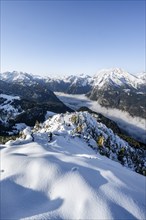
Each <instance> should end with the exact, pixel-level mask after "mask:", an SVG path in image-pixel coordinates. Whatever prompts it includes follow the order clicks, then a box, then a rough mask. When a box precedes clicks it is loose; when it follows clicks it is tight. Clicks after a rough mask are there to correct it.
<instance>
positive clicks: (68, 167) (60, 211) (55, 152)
mask: <svg viewBox="0 0 146 220" xmlns="http://www.w3.org/2000/svg"><path fill="white" fill-rule="evenodd" d="M80 116H81V117H80V120H81V119H82V120H85V119H86V121H87V122H88V121H89V120H90V122H91V124H90V125H89V126H90V127H91V126H94V125H95V124H96V123H95V120H94V119H93V118H91V117H90V116H89V115H88V114H87V113H83V114H82V115H80ZM74 120H75V117H74V115H73V114H65V115H63V114H62V115H55V116H53V118H52V119H49V120H47V121H46V122H45V123H44V124H42V125H39V126H36V127H35V128H34V130H33V131H31V130H30V128H26V129H25V130H24V131H23V136H22V138H19V139H18V140H16V141H9V142H8V143H6V145H1V146H0V147H1V159H2V163H1V182H0V185H1V186H0V187H1V197H0V199H1V219H33V220H34V219H35V220H41V219H90V220H91V219H100V220H101V219H102V220H104V219H105V220H107V219H110V220H112V219H115V220H116V219H122V220H124V219H127V220H130V219H140V220H142V219H146V213H145V205H146V204H145V196H146V194H145V193H146V192H145V177H144V176H142V175H139V174H137V173H135V172H132V171H131V170H129V169H127V168H125V167H123V166H122V165H121V164H119V163H117V162H114V161H112V160H110V159H108V158H106V157H104V156H101V155H100V154H99V153H98V152H97V153H96V151H95V150H93V149H92V148H90V147H89V146H88V144H89V143H88V142H87V141H86V137H84V138H85V139H84V138H82V137H81V136H78V135H77V133H72V132H73V130H74V129H75V128H76V124H75V121H74ZM73 121H74V122H73ZM86 121H85V122H86ZM98 126H99V127H98V131H102V132H105V131H106V127H104V126H103V125H102V124H99V125H98ZM50 131H51V132H52V133H53V136H52V140H51V141H49V138H48V133H49V132H50ZM32 132H33V133H32ZM84 133H85V135H86V129H85V127H84ZM33 139H34V141H33ZM48 141H49V142H48ZM121 141H122V140H121ZM119 143H120V140H119ZM90 144H94V145H95V143H93V140H92V143H90Z"/></svg>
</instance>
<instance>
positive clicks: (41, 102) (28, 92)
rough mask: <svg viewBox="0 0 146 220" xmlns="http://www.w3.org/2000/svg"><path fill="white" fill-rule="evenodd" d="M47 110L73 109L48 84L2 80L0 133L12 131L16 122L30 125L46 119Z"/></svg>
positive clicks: (0, 82)
mask: <svg viewBox="0 0 146 220" xmlns="http://www.w3.org/2000/svg"><path fill="white" fill-rule="evenodd" d="M47 111H53V112H56V113H61V112H62V113H64V112H66V111H69V112H70V111H73V110H72V109H70V108H69V107H67V106H66V105H65V104H63V102H61V101H60V100H59V99H58V98H57V97H56V95H55V94H54V93H53V92H52V91H51V90H49V89H48V87H47V86H46V85H41V84H39V83H37V84H32V85H31V86H30V85H25V84H18V83H16V82H13V83H10V82H9V83H8V82H5V81H2V80H0V114H1V118H0V128H1V129H0V134H1V133H5V132H7V131H8V130H9V131H10V130H11V129H12V127H13V126H14V125H15V124H16V123H25V124H27V125H29V126H32V125H34V124H35V122H36V120H38V121H44V119H45V115H46V113H47Z"/></svg>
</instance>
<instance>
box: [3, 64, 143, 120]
mask: <svg viewBox="0 0 146 220" xmlns="http://www.w3.org/2000/svg"><path fill="white" fill-rule="evenodd" d="M0 80H1V81H5V82H9V83H17V84H19V85H20V84H21V85H27V86H32V85H38V84H39V85H41V86H46V88H48V89H50V90H52V91H53V92H64V93H68V94H86V95H87V96H88V97H89V99H91V100H96V101H98V103H99V104H100V105H101V106H104V107H106V108H117V109H120V110H122V111H127V112H128V113H129V114H130V115H132V116H137V117H142V118H146V109H145V99H146V74H145V73H142V74H138V75H137V76H136V75H132V74H130V73H128V72H126V71H124V70H122V69H120V68H112V69H103V70H101V71H99V72H97V73H96V74H95V75H94V76H92V77H91V76H88V75H84V74H82V75H79V76H74V75H71V76H60V77H40V76H35V75H31V74H27V73H21V72H20V73H18V72H16V71H14V72H5V73H0Z"/></svg>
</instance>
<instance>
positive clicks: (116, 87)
mask: <svg viewBox="0 0 146 220" xmlns="http://www.w3.org/2000/svg"><path fill="white" fill-rule="evenodd" d="M145 91H146V84H145V83H144V80H143V79H141V78H137V77H136V76H133V75H131V74H129V73H127V72H124V71H123V70H121V69H118V68H116V69H109V70H102V71H100V72H99V73H98V74H96V75H95V76H94V84H93V87H92V89H91V91H90V92H89V93H88V94H87V96H88V97H89V98H90V99H91V100H96V101H98V103H99V104H100V105H102V106H104V107H106V108H117V109H120V110H123V111H126V112H128V113H129V114H130V115H132V116H133V117H134V116H138V117H142V118H146V109H145V99H146V92H145Z"/></svg>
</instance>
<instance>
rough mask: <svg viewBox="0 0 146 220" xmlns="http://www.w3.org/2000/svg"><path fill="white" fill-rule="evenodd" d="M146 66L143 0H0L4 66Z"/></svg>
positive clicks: (39, 69)
mask: <svg viewBox="0 0 146 220" xmlns="http://www.w3.org/2000/svg"><path fill="white" fill-rule="evenodd" d="M111 67H121V68H123V69H125V70H127V71H129V72H131V73H136V72H141V71H145V1H143V0H137V1H136V0H133V1H132V0H129V1H128V0H121V1H120V0H119V1H118V0H117V1H110V0H109V1H104V0H102V1H41V0H40V1H37V0H36V1H33V0H30V1H24V0H19V1H14V0H12V1H8V0H5V1H4V0H2V1H1V72H4V71H13V70H17V71H24V72H28V73H33V74H39V75H47V74H80V73H86V74H94V73H96V72H97V70H99V69H102V68H111Z"/></svg>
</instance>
